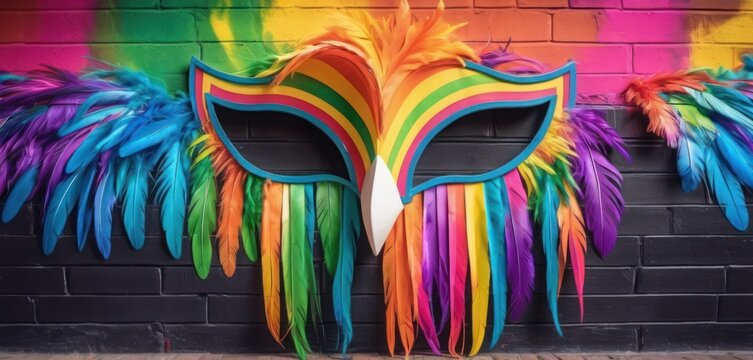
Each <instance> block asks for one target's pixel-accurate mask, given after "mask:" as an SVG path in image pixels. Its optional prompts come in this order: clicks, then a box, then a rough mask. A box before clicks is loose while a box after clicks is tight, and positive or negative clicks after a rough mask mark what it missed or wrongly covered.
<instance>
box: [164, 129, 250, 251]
mask: <svg viewBox="0 0 753 360" xmlns="http://www.w3.org/2000/svg"><path fill="white" fill-rule="evenodd" d="M187 171H188V158H187V156H186V151H185V149H183V147H182V146H181V144H180V143H178V142H176V143H173V144H172V145H171V146H170V147H169V150H168V152H167V153H166V154H165V157H164V158H163V160H162V166H161V167H160V174H159V176H158V177H157V202H158V203H160V204H161V205H162V213H161V220H162V229H163V230H164V231H165V240H166V241H167V249H168V250H169V251H170V254H171V255H172V257H173V258H174V259H179V258H180V256H181V252H182V248H183V227H184V226H185V218H186V199H187V197H188V189H187V187H188V184H187V178H186V172H187ZM236 235H237V234H236ZM236 250H237V247H236Z"/></svg>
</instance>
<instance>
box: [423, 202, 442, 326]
mask: <svg viewBox="0 0 753 360" xmlns="http://www.w3.org/2000/svg"><path fill="white" fill-rule="evenodd" d="M423 205H424V208H423V237H422V241H423V244H422V249H423V255H422V257H421V274H426V276H422V277H421V287H422V288H423V291H424V293H426V297H427V298H428V299H429V308H430V309H431V307H432V306H431V302H432V296H433V294H434V291H433V290H434V284H435V283H438V281H439V275H438V268H439V264H438V262H439V253H438V251H439V249H438V243H437V241H438V240H437V236H438V229H437V192H436V188H429V189H426V190H425V191H424V192H423ZM437 286H438V285H437ZM429 315H430V316H432V314H431V313H430V314H429ZM433 322H434V319H433V317H432V323H433ZM434 333H436V330H434Z"/></svg>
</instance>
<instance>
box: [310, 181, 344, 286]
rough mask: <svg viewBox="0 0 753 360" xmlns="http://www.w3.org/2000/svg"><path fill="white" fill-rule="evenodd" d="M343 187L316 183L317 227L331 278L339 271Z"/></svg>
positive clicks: (325, 263)
mask: <svg viewBox="0 0 753 360" xmlns="http://www.w3.org/2000/svg"><path fill="white" fill-rule="evenodd" d="M341 194H342V187H341V186H340V185H339V184H336V183H332V182H319V183H316V226H317V228H318V229H319V238H320V239H321V241H322V250H323V251H324V265H325V266H326V267H327V272H328V273H329V275H330V276H334V274H335V270H336V269H337V259H338V258H339V255H338V251H340V244H339V242H340V222H341V214H340V211H341V208H340V206H341V204H342V201H341V197H342V195H341Z"/></svg>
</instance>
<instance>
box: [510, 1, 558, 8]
mask: <svg viewBox="0 0 753 360" xmlns="http://www.w3.org/2000/svg"><path fill="white" fill-rule="evenodd" d="M518 7H521V8H566V7H567V0H518Z"/></svg>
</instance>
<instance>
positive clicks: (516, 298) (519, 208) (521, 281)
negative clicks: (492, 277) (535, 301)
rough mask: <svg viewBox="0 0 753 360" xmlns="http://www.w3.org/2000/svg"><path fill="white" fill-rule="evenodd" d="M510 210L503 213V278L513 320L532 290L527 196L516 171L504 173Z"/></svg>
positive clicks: (527, 301) (523, 307) (531, 233)
mask: <svg viewBox="0 0 753 360" xmlns="http://www.w3.org/2000/svg"><path fill="white" fill-rule="evenodd" d="M504 182H505V188H506V190H507V191H506V192H507V199H508V204H509V209H510V211H509V212H508V213H507V215H506V216H505V244H506V247H507V280H508V282H509V283H510V305H509V306H510V318H511V319H512V320H517V319H519V318H520V316H521V315H522V314H523V310H525V308H526V306H527V305H528V303H530V301H531V293H532V291H533V277H534V273H533V255H532V253H531V246H532V244H533V231H532V229H531V219H530V218H529V214H528V197H527V195H526V190H525V189H524V188H523V183H521V181H520V174H519V173H518V171H517V170H513V171H510V172H509V173H507V174H505V176H504Z"/></svg>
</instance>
